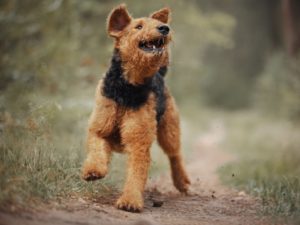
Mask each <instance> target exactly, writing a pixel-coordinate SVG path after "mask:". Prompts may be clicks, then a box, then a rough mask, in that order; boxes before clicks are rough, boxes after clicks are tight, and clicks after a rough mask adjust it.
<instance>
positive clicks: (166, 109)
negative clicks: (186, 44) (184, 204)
mask: <svg viewBox="0 0 300 225" xmlns="http://www.w3.org/2000/svg"><path fill="white" fill-rule="evenodd" d="M170 13H171V12H170V9H169V8H163V9H161V10H158V11H156V12H154V13H152V14H151V15H150V16H149V17H143V18H137V19H134V18H132V16H131V15H130V14H129V13H128V11H127V9H126V6H125V5H124V4H122V5H119V6H118V7H116V8H114V9H113V10H112V11H111V13H110V14H109V16H108V19H107V32H108V34H109V36H111V37H113V38H114V41H115V42H114V53H113V56H112V59H111V65H110V68H109V69H108V71H107V72H106V74H105V76H104V78H103V79H101V80H100V81H99V84H98V86H97V88H96V96H95V98H96V103H95V107H94V109H93V112H92V114H91V117H90V120H89V125H88V134H87V145H86V146H87V147H86V148H87V157H86V160H85V162H84V164H83V169H82V177H83V179H84V180H86V181H92V180H96V179H101V178H103V177H105V175H106V174H107V172H108V164H109V161H110V157H111V154H112V152H113V151H117V152H122V153H123V152H124V153H127V154H128V165H127V167H128V168H127V177H126V182H125V185H124V190H123V193H122V195H121V197H120V198H119V199H118V200H117V202H116V207H117V208H118V209H122V210H125V211H130V212H141V211H142V209H143V205H144V201H143V191H144V188H145V184H146V181H147V175H148V169H149V165H150V161H151V160H150V147H151V145H152V143H153V141H154V140H155V139H156V138H157V140H158V143H159V145H160V146H161V147H162V149H163V150H164V152H165V153H166V155H167V156H168V158H169V161H170V166H171V174H172V179H173V183H174V185H175V187H176V188H177V189H178V190H179V191H180V192H183V193H186V192H187V191H188V188H189V185H190V180H189V178H188V175H187V173H186V170H185V168H184V165H183V159H182V155H181V152H180V127H179V114H178V110H177V107H176V105H175V101H174V99H173V97H172V95H171V94H170V91H169V89H168V88H167V87H166V86H165V82H164V76H165V74H166V72H167V66H168V64H169V50H168V45H169V43H170V42H171V30H170V26H169V25H168V23H169V21H170Z"/></svg>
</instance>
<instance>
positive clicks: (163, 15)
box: [150, 7, 171, 23]
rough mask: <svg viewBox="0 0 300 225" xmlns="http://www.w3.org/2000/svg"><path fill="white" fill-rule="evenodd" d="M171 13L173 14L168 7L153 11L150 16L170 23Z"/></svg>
mask: <svg viewBox="0 0 300 225" xmlns="http://www.w3.org/2000/svg"><path fill="white" fill-rule="evenodd" d="M170 14H171V10H170V8H168V7H166V8H162V9H160V10H158V11H156V12H154V13H152V14H151V15H150V17H151V18H153V19H156V20H158V21H160V22H163V23H169V22H170V20H171V18H170V17H171V16H170Z"/></svg>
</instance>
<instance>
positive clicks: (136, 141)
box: [116, 105, 156, 212]
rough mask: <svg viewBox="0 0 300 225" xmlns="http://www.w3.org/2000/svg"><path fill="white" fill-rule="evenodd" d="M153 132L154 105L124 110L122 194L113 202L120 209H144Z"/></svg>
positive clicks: (154, 130) (136, 210) (134, 210)
mask: <svg viewBox="0 0 300 225" xmlns="http://www.w3.org/2000/svg"><path fill="white" fill-rule="evenodd" d="M155 135H156V120H155V111H154V107H153V105H146V106H144V107H142V108H141V109H139V110H137V111H134V110H132V111H129V112H127V113H126V114H125V115H124V117H123V121H122V128H121V138H122V143H123V145H124V146H125V152H126V153H127V154H128V161H127V178H126V182H125V187H124V190H123V194H122V196H121V197H120V198H119V199H118V201H117V203H116V206H117V208H119V209H123V210H126V211H132V212H140V211H141V210H142V209H143V205H144V203H143V202H144V201H143V191H144V188H145V184H146V181H147V176H148V169H149V165H150V147H151V144H152V142H153V140H154V138H155Z"/></svg>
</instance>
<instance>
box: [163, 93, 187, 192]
mask: <svg viewBox="0 0 300 225" xmlns="http://www.w3.org/2000/svg"><path fill="white" fill-rule="evenodd" d="M166 98H167V99H166V110H165V113H164V115H163V117H162V118H161V121H160V122H159V125H158V133H157V139H158V143H159V145H160V146H161V147H162V149H163V150H164V152H165V153H166V154H167V156H168V158H169V161H170V166H171V174H172V179H173V183H174V186H175V187H176V188H177V189H178V190H179V191H180V192H187V190H188V187H189V185H190V180H189V178H188V176H187V173H186V171H185V168H184V165H183V159H182V155H181V152H180V127H179V115H178V111H177V107H176V105H175V101H174V99H173V97H172V96H171V95H170V94H169V93H166Z"/></svg>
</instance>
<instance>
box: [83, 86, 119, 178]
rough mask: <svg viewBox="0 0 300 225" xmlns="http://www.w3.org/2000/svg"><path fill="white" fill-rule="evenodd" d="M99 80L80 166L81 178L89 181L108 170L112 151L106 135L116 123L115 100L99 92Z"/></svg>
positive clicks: (102, 175) (103, 174) (100, 176)
mask: <svg viewBox="0 0 300 225" xmlns="http://www.w3.org/2000/svg"><path fill="white" fill-rule="evenodd" d="M100 86H101V82H100V83H99V85H98V88H97V91H96V106H95V108H94V110H93V112H92V115H91V117H90V121H89V126H88V135H87V142H86V150H87V158H86V160H85V162H84V164H83V168H82V178H83V179H85V180H87V181H90V180H96V179H101V178H103V177H104V176H105V175H106V174H107V171H108V163H109V161H110V155H111V152H112V146H111V143H110V142H109V140H108V138H107V137H108V136H109V135H110V134H111V133H112V132H113V129H114V128H115V125H116V113H117V106H116V104H115V102H113V101H112V100H110V99H107V98H105V97H103V96H102V95H101V94H100V93H101V92H100Z"/></svg>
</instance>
